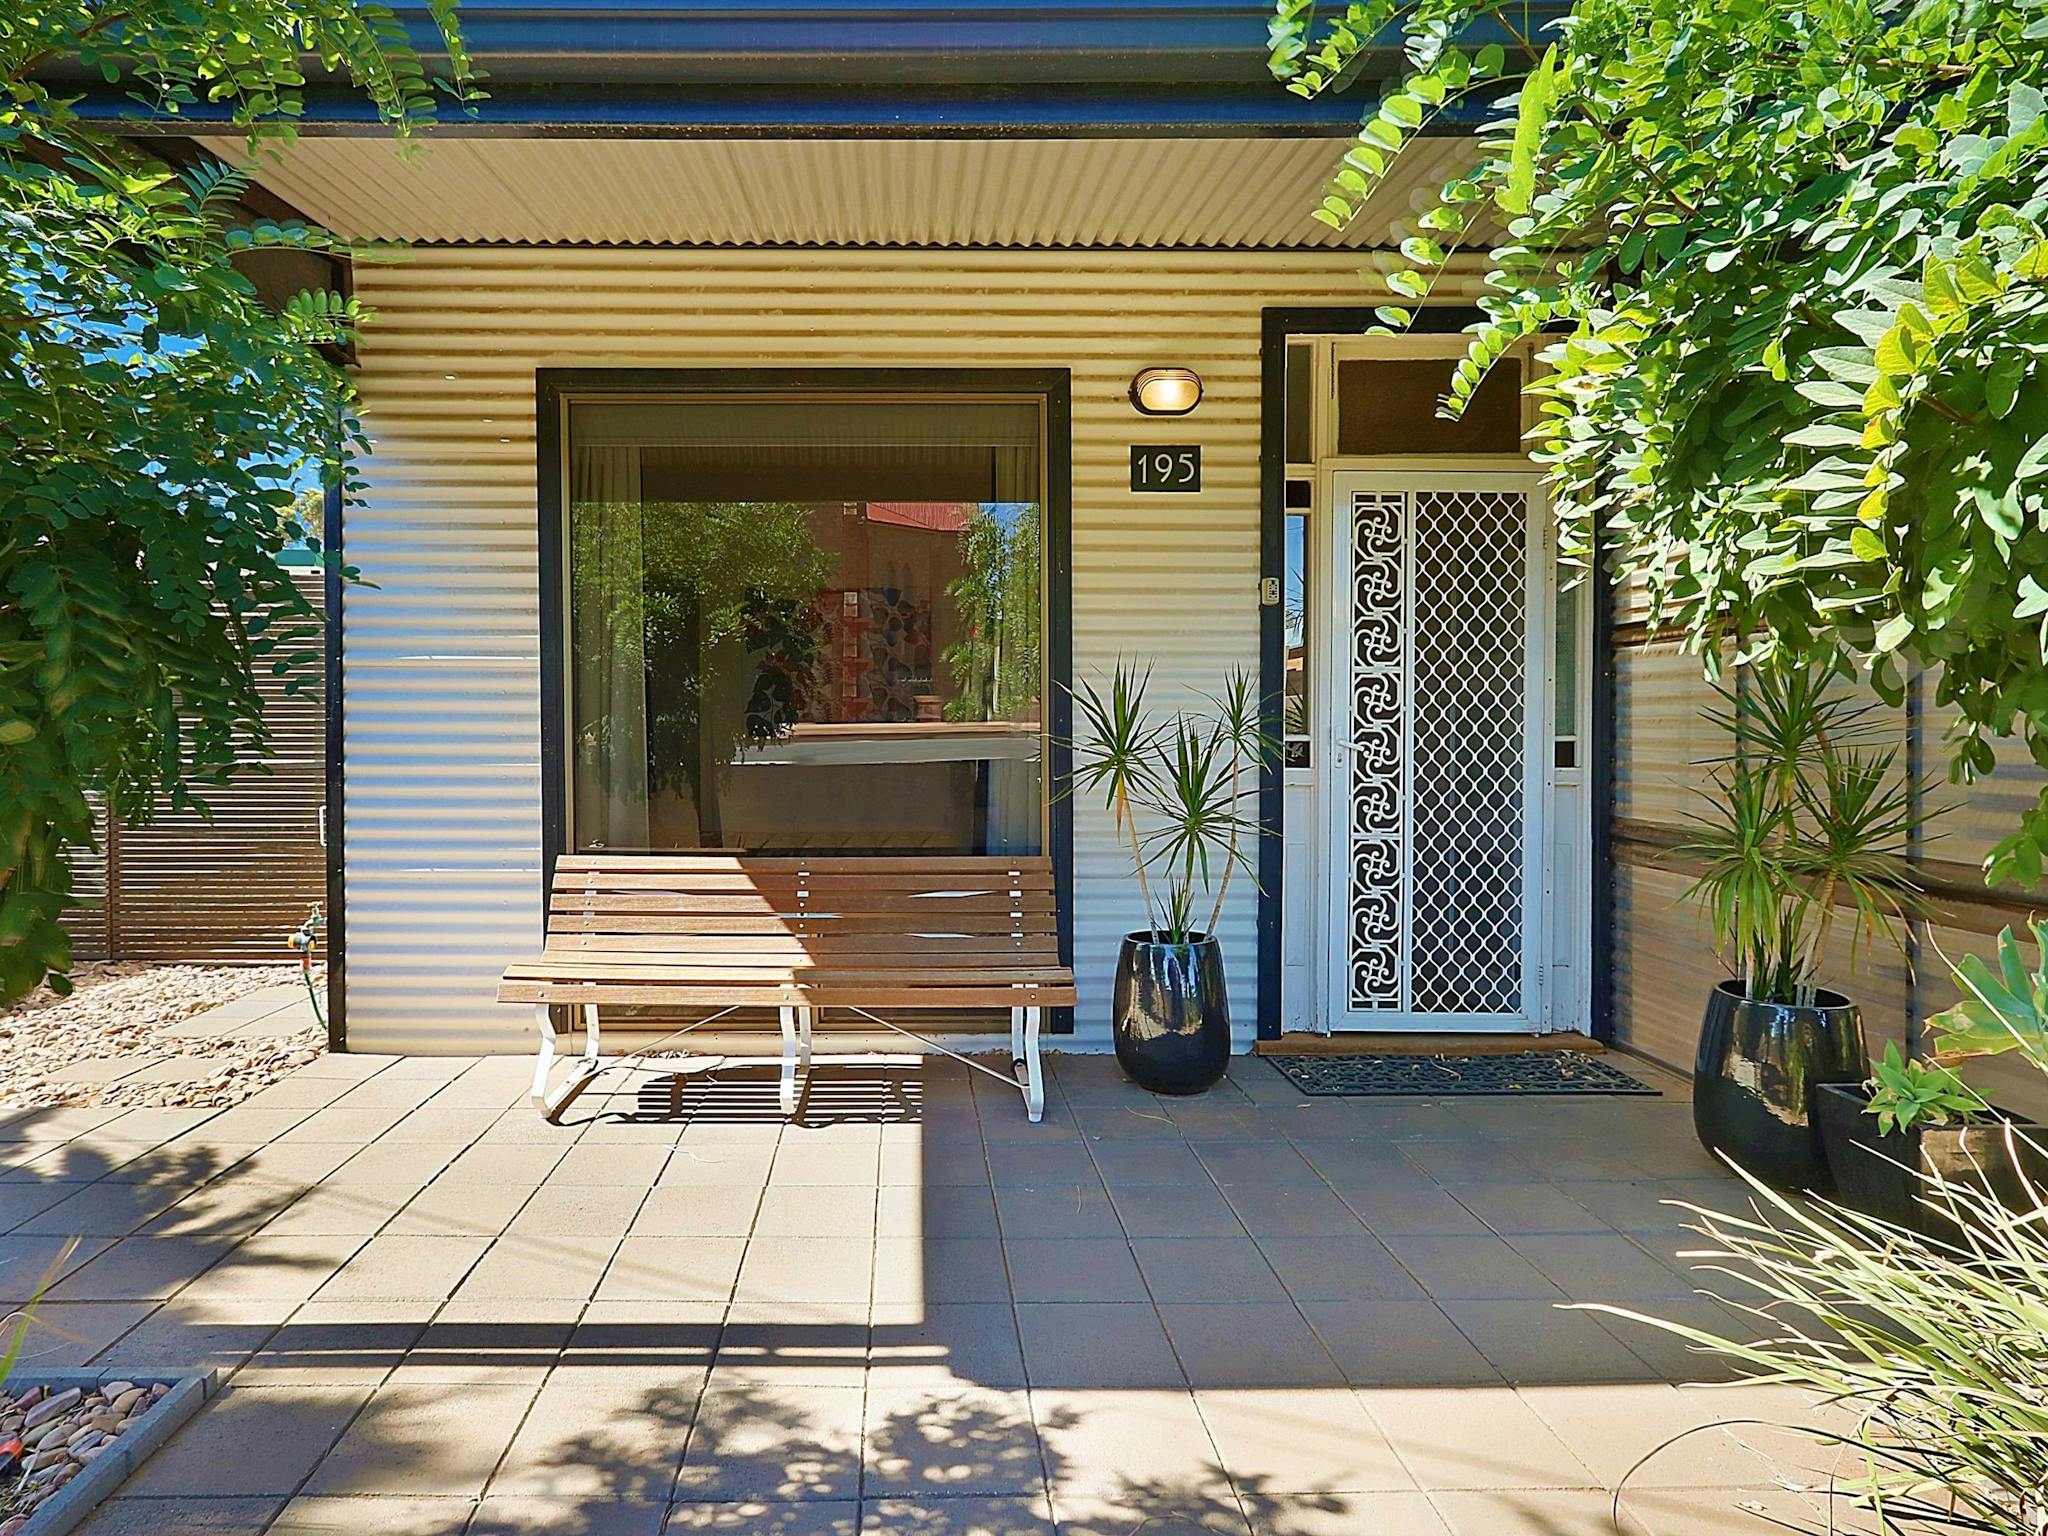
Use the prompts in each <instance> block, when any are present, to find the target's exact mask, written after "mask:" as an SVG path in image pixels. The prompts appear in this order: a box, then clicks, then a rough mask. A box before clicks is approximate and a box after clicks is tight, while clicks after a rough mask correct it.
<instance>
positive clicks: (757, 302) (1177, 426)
mask: <svg viewBox="0 0 2048 1536" xmlns="http://www.w3.org/2000/svg"><path fill="white" fill-rule="evenodd" d="M1357 265H1358V257H1357V256H1355V255H1351V256H1346V255H1341V254H1337V253H1273V252H1266V253H1257V252H1242V253H1233V254H1224V253H1200V252H1184V253H1164V252H1128V251H1126V252H1099V253H1098V252H1029V253H1026V252H1018V253H1001V252H949V251H889V252H861V251H702V250H699V251H679V250H644V249H643V250H620V249H596V250H590V249H575V250H569V249H553V250H545V249H517V248H477V249H467V250H464V249H420V250H416V251H414V252H413V253H412V254H411V255H410V256H409V257H408V259H407V260H405V261H403V262H400V263H396V264H390V265H385V264H377V265H365V266H362V267H360V268H358V271H357V290H358V292H359V293H360V294H361V295H362V297H363V298H364V299H365V301H366V302H367V303H368V304H369V305H370V306H371V307H372V308H373V309H374V310H375V311H376V312H377V322H376V324H375V326H374V328H373V329H372V330H371V331H370V333H369V336H368V338H367V340H366V342H365V344H364V346H363V348H362V369H361V375H360V379H361V386H362V391H363V395H364V399H365V403H366V405H367V407H368V421H369V426H370V431H371V434H372V436H373V438H374V439H375V452H374V453H373V455H372V456H371V458H370V460H369V463H368V465H367V467H366V478H367V480H368V482H369V489H368V493H367V495H366V497H365V498H364V502H363V504H362V505H360V506H358V507H355V508H352V509H351V510H350V512H349V514H348V522H347V525H346V550H347V556H348V559H349V561H350V563H351V564H353V565H357V566H359V567H360V568H361V569H362V571H363V573H364V575H365V576H366V577H367V578H368V579H369V580H370V581H371V582H374V583H376V585H375V586H374V587H366V588H363V589H359V590H355V591H352V592H351V593H350V594H349V598H348V606H347V619H346V623H345V626H344V633H345V653H344V657H343V665H344V669H345V673H346V679H347V682H346V688H345V692H344V711H345V731H346V741H347V749H346V759H345V765H344V773H345V776H346V792H347V808H348V809H347V826H346V829H345V834H344V835H345V837H346V843H347V847H346V855H347V870H348V906H347V950H348V1035H349V1042H350V1045H351V1046H352V1047H353V1048H355V1049H358V1050H365V1051H393V1050H407V1051H443V1052H455V1051H487V1050H519V1049H525V1048H526V1047H527V1046H528V1045H529V1044H530V1029H531V1018H530V1016H528V1015H527V1014H526V1013H525V1011H524V1010H521V1009H516V1008H505V1007H500V1006H499V1005H497V1004H496V1003H495V1002H493V1001H492V997H493V993H494V990H495V987H496V982H497V976H498V973H499V971H500V970H501V969H502V967H503V966H504V965H505V964H506V962H507V961H508V960H510V959H512V958H514V957H515V956H517V955H520V954H522V953H526V952H529V951H531V950H533V949H534V948H535V947H536V946H537V945H538V943H539V941H540V910H541V909H540V874H539V870H540V782H539V775H540V755H539V747H540V663H539V654H538V642H539V635H538V628H539V625H538V609H537V603H538V586H539V579H538V572H537V570H536V566H535V560H536V544H537V540H536V517H535V482H534V475H535V447H534V398H535V396H534V370H535V369H536V368H540V367H607V366H626V367H721V366H729V367H763V366H768V367H817V368H833V367H877V366H881V367H889V366H901V367H916V366H925V367H934V366H937V367H1051V368H1067V369H1070V370H1072V379H1073V562H1074V575H1073V593H1074V612H1073V626H1074V655H1075V666H1076V669H1077V671H1078V672H1079V673H1082V674H1084V675H1085V674H1091V673H1100V672H1102V671H1104V670H1105V669H1107V668H1109V667H1111V666H1113V665H1114V664H1115V661H1116V659H1117V657H1118V656H1119V655H1123V656H1131V657H1140V656H1142V657H1152V658H1156V659H1157V662H1158V667H1157V670H1156V672H1155V689H1156V691H1157V694H1158V701H1159V702H1160V703H1161V704H1164V705H1169V706H1171V705H1173V704H1176V703H1185V702H1189V701H1191V698H1192V690H1194V689H1196V688H1205V687H1213V686H1214V685H1215V683H1216V681H1217V680H1218V679H1219V678H1220V676H1221V675H1222V673H1223V671H1224V669H1225V668H1227V667H1229V666H1231V665H1233V664H1236V663H1245V664H1254V665H1255V664H1256V662H1257V659H1258V616H1259V609H1258V592H1257V577H1258V571H1259V556H1258V540H1259V355H1258V349H1259V332H1260V311H1261V309H1262V307H1264V306H1266V305H1271V304H1287V305H1310V304H1321V305H1329V304H1353V305H1355V304H1361V303H1365V302H1368V290H1367V289H1366V288H1365V286H1364V285H1363V284H1361V283H1360V282H1359V280H1358V278H1357V275H1356V268H1357ZM1155 363H1162V364H1165V363H1170V364H1183V365H1186V366H1189V367H1193V368H1195V369H1196V370H1198V371H1199V372H1200V373H1201V375H1202V377H1203V380H1204V383H1205V385H1206V394H1205V397H1204V399H1203V403H1202V406H1201V409H1200V410H1199V411H1197V412H1196V413H1195V414H1194V415H1193V416H1191V417H1188V418H1186V419H1184V420H1180V421H1175V422H1170V423H1153V424H1150V425H1148V424H1146V423H1145V422H1144V420H1143V419H1142V418H1140V417H1138V416H1136V415H1135V414H1134V413H1133V412H1132V410H1131V407H1130V405H1129V403H1128V401H1127V400H1126V398H1125V394H1126V390H1127V388H1128V385H1129V382H1130V378H1131V375H1132V374H1133V373H1134V372H1136V371H1137V370H1138V369H1139V368H1140V367H1143V366H1145V365H1147V364H1155ZM1134 441H1159V442H1175V443H1199V444H1201V445H1202V449H1203V455H1204V462H1203V481H1202V483H1203V489H1202V491H1201V492H1200V493H1199V494H1196V495H1191V496H1146V495H1135V496H1134V495H1132V494H1131V493H1130V491H1129V488H1128V484H1129V481H1128V476H1129V460H1128V447H1129V445H1130V444H1131V443H1132V442H1134ZM1076 812H1077V814H1076V821H1077V830H1076V848H1075V879H1076V898H1075V913H1074V921H1075V949H1076V955H1075V959H1076V963H1077V967H1078V970H1079V972H1080V982H1081V993H1082V1006H1081V1008H1080V1009H1079V1011H1078V1024H1077V1028H1078V1032H1079V1041H1080V1043H1084V1044H1089V1045H1099V1044H1101V1043H1104V1042H1105V1041H1106V1039H1107V1019H1106V1016H1107V1002H1108V992H1109V979H1110V973H1111V969H1112V967H1113V964H1114V960H1115V950H1116V945H1117V941H1118V939H1119V938H1120V937H1121V935H1122V934H1123V933H1124V931H1125V930H1126V929H1127V928H1128V927H1129V926H1130V924H1131V922H1132V919H1133V916H1134V914H1135V913H1136V912H1137V910H1138V908H1137V903H1136V897H1135V894H1134V892H1133V891H1132V890H1131V888H1130V887H1129V885H1128V878H1127V875H1126V868H1125V862H1124V859H1123V856H1122V854H1121V853H1120V851H1119V846H1118V844H1117V841H1116V839H1115V838H1114V836H1113V835H1112V832H1111V828H1110V826H1109V824H1108V822H1107V820H1106V819H1105V818H1104V817H1103V816H1102V815H1101V814H1100V813H1099V811H1098V809H1097V807H1096V806H1095V805H1093V804H1092V803H1090V804H1086V805H1081V806H1078V807H1077V808H1076ZM1254 924H1255V902H1254V895H1253V891H1252V889H1251V887H1250V885H1249V882H1239V883H1238V884H1237V885H1236V886H1235V887H1234V889H1233V893H1232V897H1231V902H1230V909H1229V911H1228V912H1227V914H1226V916H1225V919H1224V923H1223V930H1224V937H1225V942H1226V945H1227V949H1228V954H1229V956H1230V976H1231V986H1232V996H1231V1004H1232V1013H1233V1018H1234V1020H1235V1022H1236V1024H1237V1026H1238V1028H1239V1030H1240V1031H1241V1032H1242V1033H1243V1034H1245V1035H1247V1036H1248V1035H1249V1034H1250V1033H1251V1031H1252V1029H1253V1028H1254V1025H1255V998H1256V983H1257V946H1256V943H1255V935H1254Z"/></svg>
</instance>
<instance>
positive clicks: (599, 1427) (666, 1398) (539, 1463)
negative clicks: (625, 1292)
mask: <svg viewBox="0 0 2048 1536" xmlns="http://www.w3.org/2000/svg"><path fill="white" fill-rule="evenodd" d="M702 1388H703V1378H702V1376H701V1374H691V1373H686V1372H677V1371H672V1370H666V1369H658V1368H656V1369H650V1368H647V1367H631V1366H619V1365H598V1366H558V1367H557V1368H556V1369H555V1370H554V1372H553V1373H552V1374H551V1375H549V1377H548V1379H547V1383H546V1385H544V1386H543V1387H542V1388H541V1390H540V1396H538V1397H537V1398H535V1399H534V1403H533V1407H532V1409H531V1410H530V1411H529V1412H528V1413H527V1416H526V1422H525V1425H524V1427H523V1428H522V1429H521V1430H520V1432H519V1434H518V1435H517V1436H516V1437H515V1438H514V1439H513V1441H512V1444H511V1446H510V1448H508V1449H507V1450H506V1452H505V1457H504V1460H503V1462H502V1463H501V1464H500V1465H499V1466H498V1469H497V1471H496V1472H495V1473H494V1474H493V1475H492V1477H491V1481H490V1491H491V1493H493V1494H528V1495H542V1496H546V1497H550V1498H574V1499H603V1500H607V1501H622V1502H626V1503H631V1504H644V1503H652V1502H661V1501H665V1500H666V1499H667V1497H668V1494H669V1490H670V1489H671V1488H672V1487H673V1486H674V1484H675V1477H676V1468H677V1467H678V1466H679V1465H681V1463H682V1459H683V1447H684V1445H685V1443H686V1442H687V1441H688V1438H689V1433H690V1423H691V1419H692V1416H693V1415H694V1413H695V1411H696V1407H697V1399H698V1396H699V1394H700V1392H701V1391H702Z"/></svg>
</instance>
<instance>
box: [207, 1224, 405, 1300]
mask: <svg viewBox="0 0 2048 1536" xmlns="http://www.w3.org/2000/svg"><path fill="white" fill-rule="evenodd" d="M363 1241H364V1240H363V1239H362V1238H360V1237H350V1236H340V1237H337V1236H325V1235H294V1236H275V1237H274V1236H270V1235H268V1234H259V1235H258V1236H256V1237H252V1238H250V1239H249V1240H248V1241H247V1242H244V1243H241V1244H239V1245H238V1246H237V1247H236V1248H235V1250H234V1251H233V1252H232V1253H230V1254H229V1255H228V1256H227V1257H226V1258H225V1259H223V1260H221V1262H220V1263H218V1264H216V1265H214V1266H213V1268H211V1269H209V1270H208V1271H206V1273H205V1274H203V1275H201V1276H199V1278H198V1279H196V1280H194V1281H193V1282H192V1283H191V1284H190V1285H188V1286H187V1287H186V1288H185V1290H184V1291H183V1292H182V1293H181V1296H184V1297H193V1298H199V1297H205V1298H208V1299H211V1300H233V1301H255V1300H278V1299H289V1300H295V1301H305V1300H308V1299H309V1298H310V1297H311V1296H312V1295H313V1293H314V1292H315V1291H317V1290H319V1289H320V1287H321V1286H323V1285H325V1284H326V1283H327V1281H328V1280H329V1279H330V1278H331V1277H332V1276H333V1274H334V1272H335V1271H336V1270H338V1269H340V1268H341V1266H342V1265H343V1264H345V1263H347V1262H348V1260H349V1258H350V1257H351V1256H352V1255H353V1254H354V1253H355V1251H356V1250H357V1249H358V1248H360V1247H361V1246H362V1245H363Z"/></svg>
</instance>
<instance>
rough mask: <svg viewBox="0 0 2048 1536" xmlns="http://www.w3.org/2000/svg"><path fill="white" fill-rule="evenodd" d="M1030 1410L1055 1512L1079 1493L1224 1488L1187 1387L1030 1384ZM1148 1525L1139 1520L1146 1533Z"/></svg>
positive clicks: (1121, 1494)
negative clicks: (1113, 1389) (1125, 1389)
mask: <svg viewBox="0 0 2048 1536" xmlns="http://www.w3.org/2000/svg"><path fill="white" fill-rule="evenodd" d="M1031 1415H1032V1420H1033V1422H1034V1423H1035V1424H1036V1425H1037V1427H1038V1437H1039V1441H1040V1443H1041V1444H1042V1445H1043V1446H1044V1448H1045V1468H1046V1478H1047V1482H1048V1485H1049V1488H1050V1491H1051V1495H1052V1500H1053V1505H1054V1512H1055V1514H1060V1512H1061V1504H1062V1501H1064V1500H1068V1499H1072V1498H1075V1497H1077V1496H1083V1495H1092V1496H1096V1497H1111V1498H1124V1497H1129V1496H1130V1495H1132V1493H1133V1492H1134V1491H1139V1490H1150V1491H1155V1492H1156V1491H1163V1490H1200V1491H1201V1492H1203V1493H1207V1492H1208V1491H1210V1490H1214V1491H1215V1492H1216V1493H1218V1494H1221V1495H1222V1496H1224V1497H1228V1496H1229V1486H1230V1485H1229V1481H1228V1479H1227V1478H1226V1477H1225V1475H1224V1473H1223V1470H1222V1466H1221V1464H1220V1462H1219V1460H1218V1458H1217V1455H1216V1449H1215V1446H1214V1444H1213V1442H1212V1441H1211V1440H1210V1438H1209V1430H1208V1426H1207V1425H1205V1424H1204V1423H1203V1422H1202V1415H1201V1412H1200V1411H1199V1410H1198V1409H1197V1408H1196V1406H1195V1399H1194V1396H1193V1394H1191V1393H1189V1392H1187V1391H1184V1390H1183V1391H1177V1392H1175V1391H1143V1392H1110V1391H1100V1390H1077V1391H1066V1390H1057V1389H1045V1388H1037V1387H1034V1388H1033V1389H1032V1391H1031ZM1162 1502H1163V1501H1162ZM1061 1518H1062V1519H1064V1515H1061ZM1151 1529H1152V1527H1150V1526H1146V1527H1145V1530H1146V1531H1147V1533H1148V1536H1149V1533H1150V1531H1151Z"/></svg>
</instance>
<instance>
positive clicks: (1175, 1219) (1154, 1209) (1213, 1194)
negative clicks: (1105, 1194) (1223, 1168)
mask: <svg viewBox="0 0 2048 1536" xmlns="http://www.w3.org/2000/svg"><path fill="white" fill-rule="evenodd" d="M1110 1199H1111V1200H1112V1201H1113V1202H1114V1203H1115V1205H1116V1214H1117V1217H1118V1219H1119V1220H1120V1221H1121V1222H1122V1223H1123V1228H1124V1231H1126V1232H1127V1233H1129V1234H1130V1235H1131V1236H1132V1237H1242V1236H1244V1235H1245V1231H1244V1223H1243V1222H1242V1221H1240V1220H1238V1217H1237V1212H1236V1211H1234V1210H1232V1209H1231V1206H1230V1202H1229V1201H1228V1200H1226V1199H1224V1198H1223V1192H1222V1191H1221V1190H1220V1189H1218V1188H1217V1187H1216V1186H1215V1185H1214V1184H1211V1183H1210V1182H1209V1180H1208V1176H1207V1175H1206V1174H1204V1175H1203V1177H1202V1181H1201V1182H1200V1183H1199V1184H1178V1185H1174V1184H1130V1185H1124V1186H1122V1187H1120V1188H1117V1189H1113V1190H1111V1191H1110Z"/></svg>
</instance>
